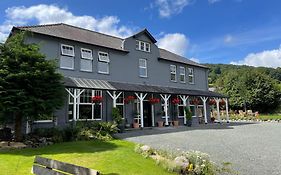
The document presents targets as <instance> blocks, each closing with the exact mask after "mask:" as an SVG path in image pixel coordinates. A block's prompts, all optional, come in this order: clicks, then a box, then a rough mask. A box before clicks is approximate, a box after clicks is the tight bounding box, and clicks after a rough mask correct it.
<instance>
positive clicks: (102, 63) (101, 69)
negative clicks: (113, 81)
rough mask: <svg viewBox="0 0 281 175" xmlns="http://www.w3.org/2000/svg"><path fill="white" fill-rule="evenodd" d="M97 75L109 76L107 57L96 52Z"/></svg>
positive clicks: (105, 54)
mask: <svg viewBox="0 0 281 175" xmlns="http://www.w3.org/2000/svg"><path fill="white" fill-rule="evenodd" d="M98 54H99V60H98V73H101V74H109V62H110V60H109V55H108V53H107V52H98Z"/></svg>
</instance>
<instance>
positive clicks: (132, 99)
mask: <svg viewBox="0 0 281 175" xmlns="http://www.w3.org/2000/svg"><path fill="white" fill-rule="evenodd" d="M134 100H135V97H134V96H132V95H129V96H128V97H127V98H124V103H126V104H128V103H132V102H134Z"/></svg>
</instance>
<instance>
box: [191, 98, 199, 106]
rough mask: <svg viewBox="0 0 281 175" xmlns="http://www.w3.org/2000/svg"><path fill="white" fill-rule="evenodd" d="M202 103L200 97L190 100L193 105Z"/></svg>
mask: <svg viewBox="0 0 281 175" xmlns="http://www.w3.org/2000/svg"><path fill="white" fill-rule="evenodd" d="M199 103H200V100H199V99H198V98H194V99H193V100H192V101H191V102H190V104H192V105H198V104H199Z"/></svg>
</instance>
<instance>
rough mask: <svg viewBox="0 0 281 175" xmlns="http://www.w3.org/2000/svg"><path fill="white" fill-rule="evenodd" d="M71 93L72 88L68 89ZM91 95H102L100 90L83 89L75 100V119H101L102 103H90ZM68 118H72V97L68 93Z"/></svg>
mask: <svg viewBox="0 0 281 175" xmlns="http://www.w3.org/2000/svg"><path fill="white" fill-rule="evenodd" d="M70 91H71V92H72V93H73V92H74V89H70ZM93 96H102V91H101V90H91V89H85V90H84V92H83V93H82V94H81V95H80V98H79V99H78V102H77V119H78V120H101V119H102V103H99V104H97V103H92V97H93ZM68 115H69V120H72V119H73V97H72V96H71V95H69V110H68Z"/></svg>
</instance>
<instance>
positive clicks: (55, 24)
mask: <svg viewBox="0 0 281 175" xmlns="http://www.w3.org/2000/svg"><path fill="white" fill-rule="evenodd" d="M62 24H63V23H53V24H37V25H25V26H15V27H16V28H35V27H45V26H58V25H62Z"/></svg>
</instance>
